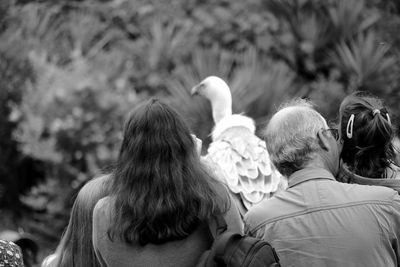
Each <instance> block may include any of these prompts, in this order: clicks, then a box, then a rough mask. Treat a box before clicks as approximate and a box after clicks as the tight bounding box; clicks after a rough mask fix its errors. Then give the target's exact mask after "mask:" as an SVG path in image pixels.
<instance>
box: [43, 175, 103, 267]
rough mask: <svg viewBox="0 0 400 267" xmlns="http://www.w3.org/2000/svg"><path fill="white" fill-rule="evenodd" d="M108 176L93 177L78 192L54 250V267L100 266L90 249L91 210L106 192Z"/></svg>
mask: <svg viewBox="0 0 400 267" xmlns="http://www.w3.org/2000/svg"><path fill="white" fill-rule="evenodd" d="M109 182H110V176H109V175H106V176H103V177H99V178H95V179H93V180H91V181H89V182H88V183H87V184H86V185H85V186H83V187H82V189H81V190H80V191H79V193H78V196H77V197H76V199H75V202H74V205H73V206H72V209H71V216H70V219H69V223H68V226H67V228H66V230H65V232H64V234H63V237H62V238H61V241H60V244H59V245H58V247H57V250H56V253H55V254H56V257H57V258H56V260H55V261H54V263H55V264H52V265H51V266H54V267H100V266H101V265H100V263H99V262H98V260H97V258H96V255H95V253H94V250H93V243H92V221H93V220H92V213H93V209H94V206H95V205H96V203H97V201H99V200H100V199H101V198H103V197H105V196H107V195H108V185H109Z"/></svg>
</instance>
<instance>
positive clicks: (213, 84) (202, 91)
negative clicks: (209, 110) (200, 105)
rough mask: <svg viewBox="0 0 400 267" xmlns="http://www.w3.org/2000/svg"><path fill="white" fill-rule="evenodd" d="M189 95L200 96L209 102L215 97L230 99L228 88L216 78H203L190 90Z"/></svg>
mask: <svg viewBox="0 0 400 267" xmlns="http://www.w3.org/2000/svg"><path fill="white" fill-rule="evenodd" d="M191 93H192V95H201V96H203V97H205V98H208V99H210V100H211V99H212V98H216V97H225V98H226V97H229V98H231V93H230V89H229V86H228V85H227V84H226V82H225V81H224V80H222V79H221V78H219V77H217V76H209V77H207V78H205V79H204V80H202V81H201V82H200V83H199V84H197V85H196V86H195V87H193V88H192V91H191Z"/></svg>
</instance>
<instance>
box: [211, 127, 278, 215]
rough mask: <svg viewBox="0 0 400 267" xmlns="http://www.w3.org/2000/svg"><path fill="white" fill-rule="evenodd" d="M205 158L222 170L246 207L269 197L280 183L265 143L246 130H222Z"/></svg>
mask: <svg viewBox="0 0 400 267" xmlns="http://www.w3.org/2000/svg"><path fill="white" fill-rule="evenodd" d="M206 158H207V159H208V160H210V161H212V162H214V163H215V164H217V165H218V166H219V167H220V168H221V169H222V170H223V172H224V173H225V178H224V179H225V182H226V184H227V185H228V187H229V188H230V190H231V191H232V192H234V193H238V194H240V195H241V197H242V200H243V203H244V205H245V206H246V208H249V207H250V206H252V205H253V204H256V203H258V202H260V201H261V200H263V199H264V198H266V197H270V196H271V194H272V193H274V192H275V191H277V189H278V186H279V184H280V182H281V175H280V174H279V172H278V171H276V170H275V168H272V167H271V163H270V159H269V154H268V151H267V149H266V145H265V142H264V141H263V140H261V139H259V138H258V137H257V136H256V135H254V134H252V133H251V132H250V131H248V130H247V129H245V128H241V127H233V128H230V129H228V130H227V131H225V132H224V133H223V134H222V135H221V136H220V137H219V138H218V139H217V140H216V141H214V142H212V143H211V144H210V146H209V148H208V154H207V156H206Z"/></svg>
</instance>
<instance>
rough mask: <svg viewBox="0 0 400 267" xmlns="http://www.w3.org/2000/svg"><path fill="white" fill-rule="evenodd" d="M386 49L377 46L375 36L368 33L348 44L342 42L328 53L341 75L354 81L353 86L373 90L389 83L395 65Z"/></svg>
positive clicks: (394, 60)
mask: <svg viewBox="0 0 400 267" xmlns="http://www.w3.org/2000/svg"><path fill="white" fill-rule="evenodd" d="M388 49H389V47H387V46H381V45H378V43H377V41H376V37H375V34H374V33H372V32H370V33H367V34H360V35H359V36H358V37H357V38H356V39H354V40H353V41H351V42H350V43H346V42H344V41H342V42H341V43H340V44H338V45H337V46H336V48H335V49H334V51H332V52H331V53H330V58H331V60H332V62H333V63H334V64H335V65H336V66H337V67H338V68H339V70H340V71H341V73H342V74H343V75H345V76H347V77H348V79H353V80H354V83H355V84H354V86H356V87H364V88H374V86H376V85H377V84H381V85H380V86H381V87H382V86H384V85H385V84H390V83H391V81H390V79H388V77H389V76H390V75H391V74H392V70H394V69H395V68H394V67H395V64H396V59H395V58H394V57H392V56H390V55H389V54H388V53H387V52H388ZM385 80H386V81H385Z"/></svg>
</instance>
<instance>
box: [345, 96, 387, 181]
mask: <svg viewBox="0 0 400 267" xmlns="http://www.w3.org/2000/svg"><path fill="white" fill-rule="evenodd" d="M339 116H340V118H339V125H340V135H341V138H342V140H343V150H342V154H341V157H342V159H343V161H344V162H345V163H346V164H347V165H348V166H349V168H350V169H351V170H352V171H353V172H355V173H356V174H358V175H361V176H365V177H372V178H381V177H384V176H385V173H386V169H387V168H388V167H389V166H390V164H391V163H392V162H393V160H394V149H393V144H392V140H393V138H394V129H393V127H392V125H391V120H390V115H389V113H388V110H387V109H386V108H385V107H384V105H383V102H382V100H380V99H379V98H377V97H374V96H372V95H369V94H367V93H364V92H356V93H353V94H351V95H349V96H347V97H346V98H345V99H344V100H343V101H342V103H341V105H340V110H339Z"/></svg>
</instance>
